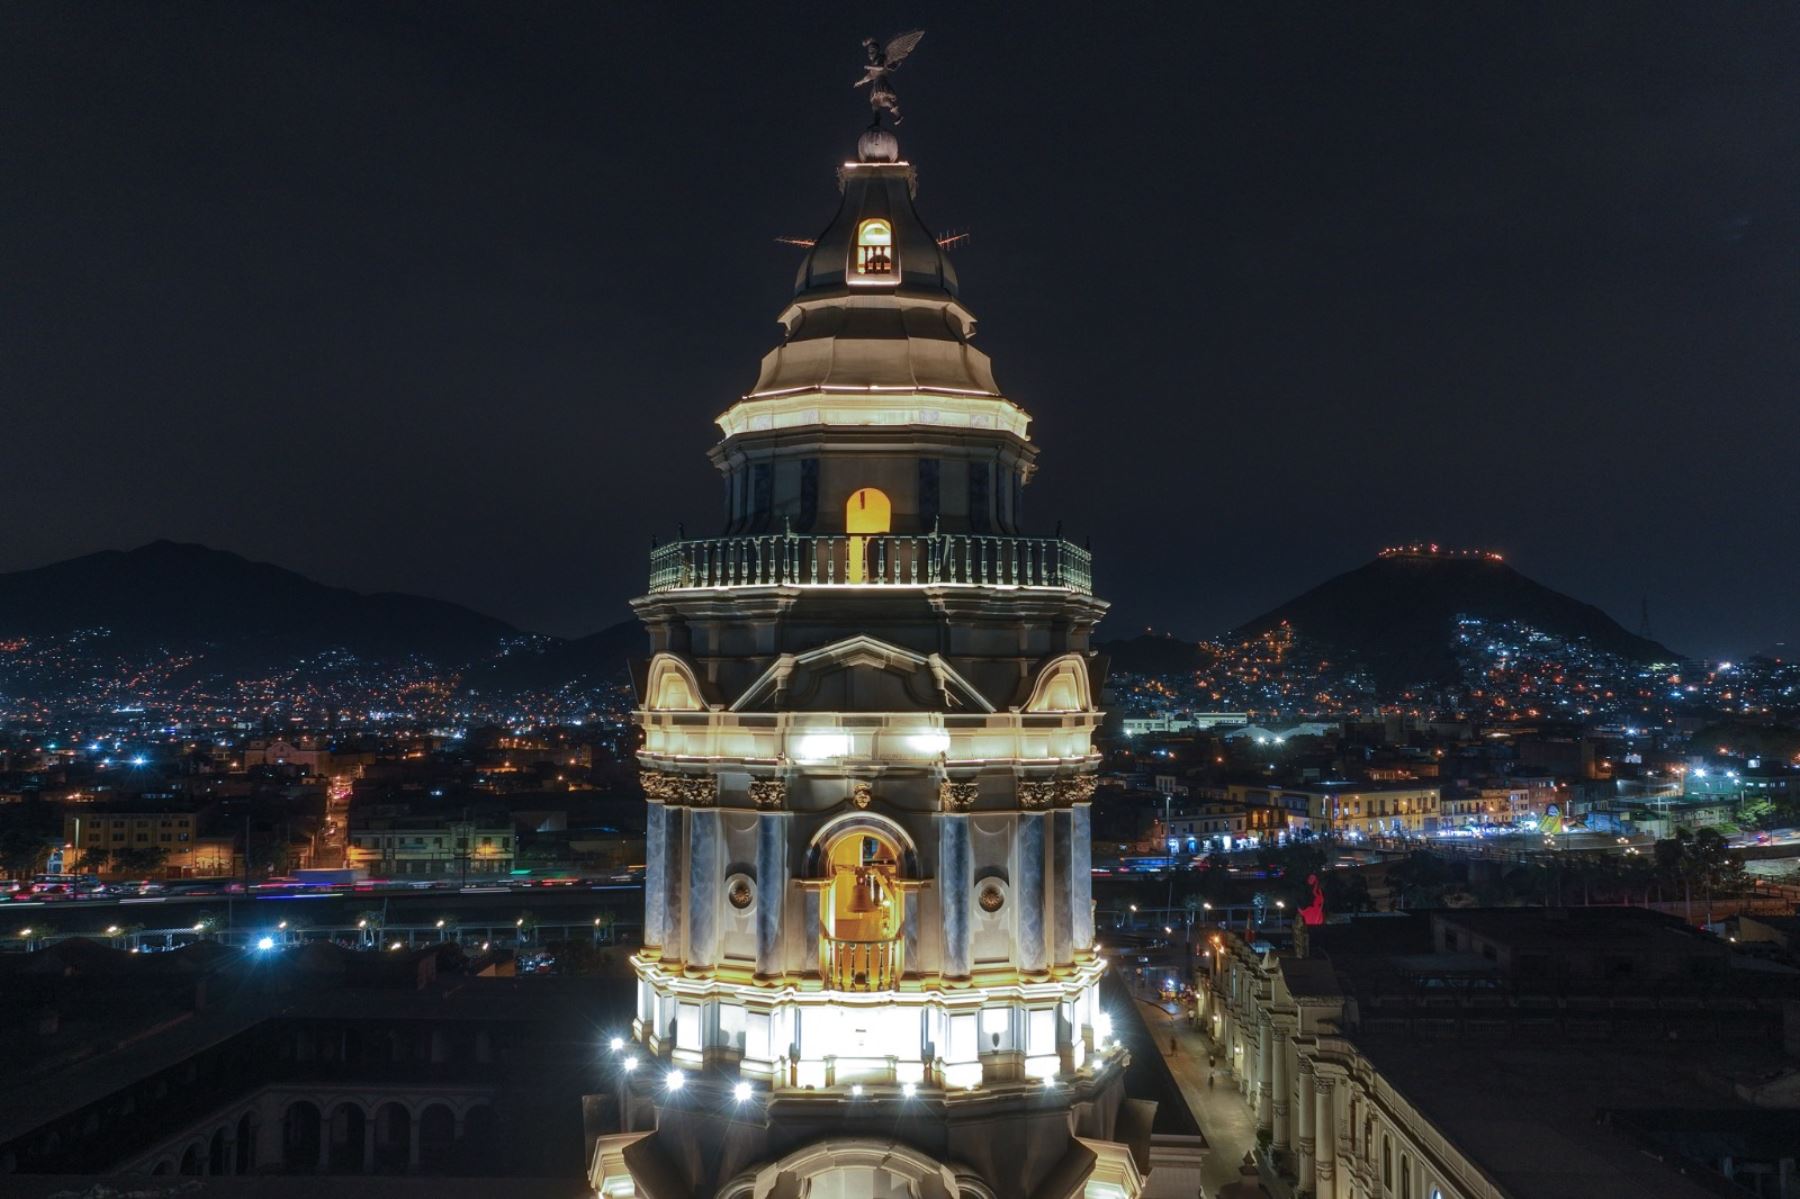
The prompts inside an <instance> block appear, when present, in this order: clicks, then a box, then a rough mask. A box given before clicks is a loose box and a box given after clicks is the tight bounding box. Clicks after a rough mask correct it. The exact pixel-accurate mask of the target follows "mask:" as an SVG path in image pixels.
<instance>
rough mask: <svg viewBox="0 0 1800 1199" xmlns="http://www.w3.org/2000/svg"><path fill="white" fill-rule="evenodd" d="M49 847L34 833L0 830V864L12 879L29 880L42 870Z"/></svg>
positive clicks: (14, 829) (17, 829)
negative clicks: (2, 864)
mask: <svg viewBox="0 0 1800 1199" xmlns="http://www.w3.org/2000/svg"><path fill="white" fill-rule="evenodd" d="M49 857H50V846H49V845H48V844H47V843H46V842H45V841H44V839H43V838H42V837H40V836H38V835H37V834H36V833H33V832H30V831H28V830H26V829H22V828H8V829H4V830H0V863H4V864H5V866H6V872H7V874H9V875H10V876H12V877H13V878H17V879H29V878H30V877H31V876H32V875H34V874H37V873H38V872H39V871H41V870H42V869H43V865H44V862H45V861H46V860H48V859H49Z"/></svg>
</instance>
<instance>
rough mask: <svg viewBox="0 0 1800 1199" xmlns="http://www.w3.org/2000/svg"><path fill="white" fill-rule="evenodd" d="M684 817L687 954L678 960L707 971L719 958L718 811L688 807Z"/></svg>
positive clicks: (690, 966)
mask: <svg viewBox="0 0 1800 1199" xmlns="http://www.w3.org/2000/svg"><path fill="white" fill-rule="evenodd" d="M687 818H688V854H687V856H688V904H687V907H688V911H687V918H688V928H687V952H686V953H685V954H684V955H682V959H681V960H682V961H683V962H684V963H686V965H687V967H688V969H689V970H695V971H705V970H710V969H712V967H713V966H714V965H715V964H716V963H717V961H718V957H719V884H720V882H721V881H722V879H721V874H722V868H721V865H720V862H719V853H720V848H721V847H720V841H721V840H722V839H723V838H722V837H721V835H720V831H719V810H718V809H717V808H689V809H688V812H687Z"/></svg>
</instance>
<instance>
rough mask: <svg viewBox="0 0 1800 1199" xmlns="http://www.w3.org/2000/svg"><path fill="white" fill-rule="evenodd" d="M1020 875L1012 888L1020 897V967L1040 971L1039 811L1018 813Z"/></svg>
mask: <svg viewBox="0 0 1800 1199" xmlns="http://www.w3.org/2000/svg"><path fill="white" fill-rule="evenodd" d="M1018 819H1019V839H1018V857H1019V877H1018V882H1017V883H1016V884H1015V885H1014V887H1013V890H1014V892H1015V893H1016V894H1017V895H1018V897H1019V906H1018V911H1019V969H1020V970H1021V971H1022V972H1024V973H1026V974H1042V973H1043V972H1044V968H1045V965H1046V961H1045V949H1044V940H1045V938H1044V817H1043V815H1042V814H1041V813H1038V812H1020V813H1019V818H1018Z"/></svg>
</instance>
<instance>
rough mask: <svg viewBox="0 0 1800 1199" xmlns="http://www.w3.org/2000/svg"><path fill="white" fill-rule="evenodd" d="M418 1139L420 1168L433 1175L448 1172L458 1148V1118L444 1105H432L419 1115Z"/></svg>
mask: <svg viewBox="0 0 1800 1199" xmlns="http://www.w3.org/2000/svg"><path fill="white" fill-rule="evenodd" d="M418 1137H419V1168H420V1169H421V1170H424V1171H426V1172H427V1173H431V1174H443V1173H445V1172H447V1171H448V1169H449V1166H450V1155H451V1154H452V1153H453V1152H455V1148H456V1116H455V1115H454V1114H452V1113H451V1111H450V1109H449V1108H447V1107H445V1106H444V1105H443V1104H441V1103H434V1104H432V1105H431V1106H430V1107H428V1108H426V1109H425V1110H424V1111H423V1112H421V1113H420V1114H419V1130H418Z"/></svg>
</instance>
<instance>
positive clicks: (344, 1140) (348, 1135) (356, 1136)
mask: <svg viewBox="0 0 1800 1199" xmlns="http://www.w3.org/2000/svg"><path fill="white" fill-rule="evenodd" d="M368 1122H369V1118H368V1116H367V1115H365V1114H364V1113H363V1109H362V1108H361V1107H360V1106H359V1105H357V1104H354V1103H349V1102H345V1103H340V1104H338V1105H337V1107H336V1108H335V1109H333V1111H332V1113H331V1123H330V1127H329V1132H330V1137H331V1141H330V1148H329V1150H328V1151H327V1154H326V1162H325V1168H326V1169H327V1170H329V1171H330V1172H331V1173H333V1174H361V1173H362V1172H363V1171H364V1170H366V1169H367V1168H368V1165H369V1163H368V1157H367V1152H368V1144H367V1139H366V1138H367V1137H368Z"/></svg>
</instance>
